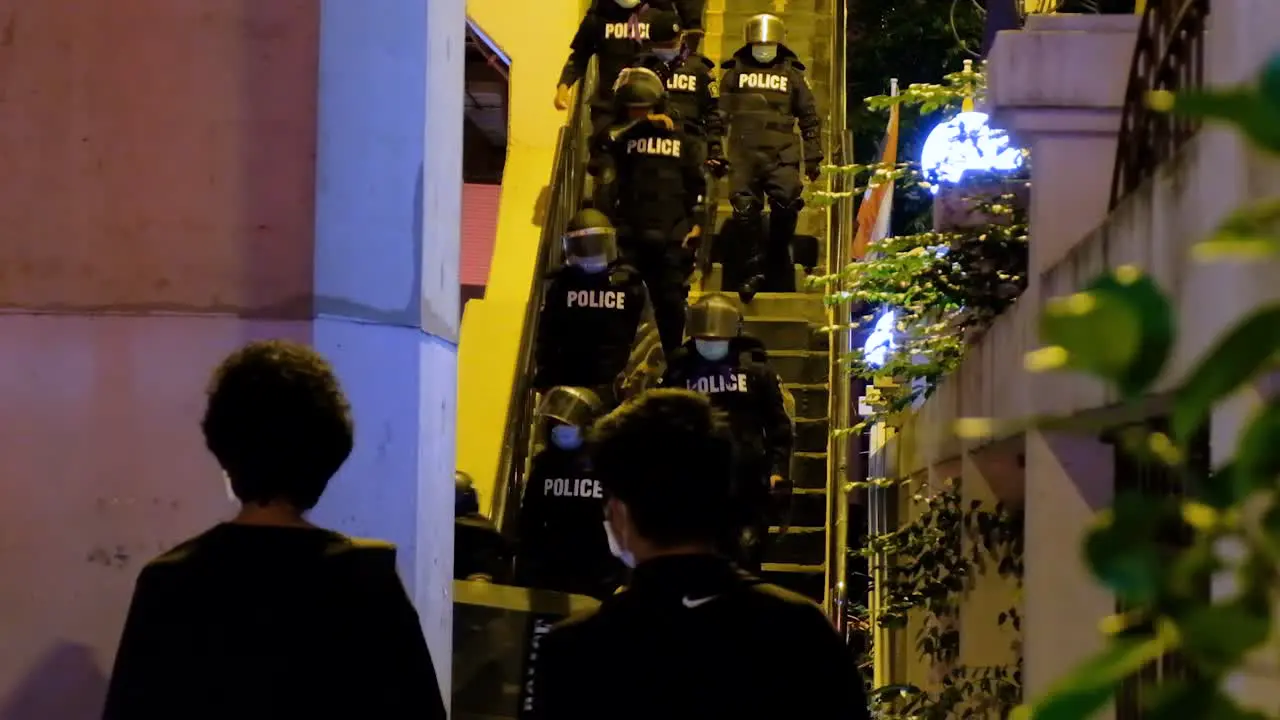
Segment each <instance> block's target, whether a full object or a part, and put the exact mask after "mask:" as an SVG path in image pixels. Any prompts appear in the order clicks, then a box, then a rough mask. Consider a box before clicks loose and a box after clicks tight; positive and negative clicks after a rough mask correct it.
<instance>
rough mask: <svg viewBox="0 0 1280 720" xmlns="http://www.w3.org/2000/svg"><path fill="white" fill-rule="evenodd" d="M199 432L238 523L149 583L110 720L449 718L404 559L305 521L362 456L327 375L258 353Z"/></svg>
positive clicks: (308, 352) (247, 355) (135, 612)
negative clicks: (401, 571)
mask: <svg viewBox="0 0 1280 720" xmlns="http://www.w3.org/2000/svg"><path fill="white" fill-rule="evenodd" d="M201 427H202V428H203V430H204V438H205V444H206V446H207V447H208V448H209V452H210V453H212V454H213V456H214V457H215V458H216V459H217V461H218V464H219V465H220V466H221V467H222V469H223V472H224V474H225V477H226V480H227V482H228V483H229V485H230V488H231V490H232V492H233V493H234V494H235V496H236V498H238V499H239V501H240V510H239V512H238V513H237V514H236V516H235V517H234V518H233V519H232V520H230V521H229V522H225V523H221V524H218V525H215V526H214V527H213V528H211V529H209V530H208V531H206V532H204V533H202V534H200V535H198V536H196V537H194V538H191V539H190V540H187V541H186V542H184V543H181V544H180V545H178V546H177V547H175V548H174V549H172V550H170V551H168V552H166V553H164V554H162V555H161V556H159V557H157V558H156V559H154V560H152V561H151V562H150V563H148V564H147V565H146V567H144V568H143V569H142V572H141V574H140V575H139V576H138V580H137V585H136V587H135V590H134V594H133V601H132V603H131V606H130V609H129V614H128V617H127V619H126V621H125V628H124V634H123V637H122V638H121V642H120V648H119V651H118V653H117V655H116V662H115V669H114V672H113V673H112V678H111V684H110V688H109V691H108V696H107V702H106V709H105V711H104V715H103V717H104V720H177V719H179V718H181V719H182V720H204V719H206V718H207V719H208V720H213V719H214V718H218V719H220V720H221V719H223V718H236V719H237V720H259V719H260V720H267V719H271V720H286V719H291V718H356V717H359V718H370V719H373V718H379V719H383V720H392V719H395V718H406V719H407V718H414V720H421V719H424V718H431V719H433V720H434V719H435V718H440V719H443V718H444V717H445V709H444V702H443V700H442V698H441V694H440V690H439V687H438V685H437V681H436V675H435V670H434V666H433V664H432V661H431V656H430V653H429V652H428V650H427V645H426V641H425V639H424V638H423V634H422V628H421V625H420V623H419V619H418V614H417V611H416V610H415V609H414V607H413V604H412V603H411V602H410V599H409V597H408V595H407V593H406V592H405V589H404V586H403V585H402V584H401V582H400V579H399V577H398V576H397V574H396V548H395V546H394V545H391V544H390V543H385V542H380V541H375V540H360V539H356V538H351V537H347V536H345V535H342V534H340V533H337V532H333V531H331V530H326V529H324V528H320V527H317V526H315V525H313V524H312V523H311V522H310V521H308V520H307V518H306V513H307V511H308V510H311V509H312V508H313V507H315V506H316V504H317V503H318V502H319V501H320V497H321V495H323V494H324V490H325V487H326V486H327V485H328V483H329V480H330V479H331V478H332V477H333V476H334V474H335V473H337V471H338V469H339V468H340V467H342V464H343V463H344V462H346V460H347V457H348V456H349V455H350V454H351V451H352V448H353V444H354V430H353V425H352V419H351V406H350V404H349V403H348V401H347V398H346V396H345V395H344V394H343V392H342V388H341V387H340V386H339V384H338V379H337V377H336V375H335V374H334V372H333V369H332V368H331V367H330V366H329V364H328V363H327V362H326V361H325V360H324V358H322V357H321V356H320V355H319V354H318V353H317V352H315V351H314V350H312V349H310V348H308V347H305V346H303V345H299V344H296V343H292V342H286V341H279V340H273V341H266V342H254V343H250V344H249V345H247V346H245V347H243V348H241V349H240V350H237V351H236V352H234V353H232V354H231V355H230V356H229V357H228V358H227V359H226V360H224V361H223V362H222V364H221V365H219V366H218V368H217V369H216V370H215V371H214V374H213V379H212V381H211V383H210V385H209V389H208V402H207V405H206V408H205V413H204V420H203V422H202V424H201Z"/></svg>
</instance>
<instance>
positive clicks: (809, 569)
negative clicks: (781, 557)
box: [764, 563, 826, 573]
mask: <svg viewBox="0 0 1280 720" xmlns="http://www.w3.org/2000/svg"><path fill="white" fill-rule="evenodd" d="M825 567H826V566H825V565H801V564H799V563H765V564H764V571H765V572H771V573H821V572H822V571H823V570H824V569H825Z"/></svg>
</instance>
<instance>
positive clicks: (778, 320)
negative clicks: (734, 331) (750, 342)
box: [743, 315, 820, 350]
mask: <svg viewBox="0 0 1280 720" xmlns="http://www.w3.org/2000/svg"><path fill="white" fill-rule="evenodd" d="M743 330H744V331H745V332H746V333H747V334H748V335H751V336H753V337H755V338H756V339H758V340H760V342H762V343H764V346H765V347H766V348H768V349H770V350H812V349H816V348H814V347H813V346H814V345H815V344H816V343H817V342H820V341H819V340H817V335H818V334H817V333H815V332H814V325H813V324H812V323H810V322H809V321H808V320H807V319H805V318H803V317H763V316H759V315H748V316H747V317H746V320H745V322H744V323H743Z"/></svg>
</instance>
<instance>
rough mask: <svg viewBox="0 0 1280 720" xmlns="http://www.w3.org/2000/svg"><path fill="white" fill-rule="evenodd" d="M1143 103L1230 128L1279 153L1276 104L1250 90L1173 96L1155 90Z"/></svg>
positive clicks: (1279, 109)
mask: <svg viewBox="0 0 1280 720" xmlns="http://www.w3.org/2000/svg"><path fill="white" fill-rule="evenodd" d="M1147 103H1148V105H1150V106H1151V107H1152V108H1153V109H1155V110H1159V111H1163V112H1170V113H1173V114H1174V115H1180V116H1182V117H1193V118H1200V119H1202V120H1208V121H1212V122H1220V123H1226V124H1228V125H1234V126H1235V127H1236V128H1237V129H1239V130H1240V132H1242V133H1244V134H1245V135H1246V136H1247V137H1248V138H1249V139H1250V140H1251V141H1252V142H1253V143H1254V144H1255V145H1257V146H1258V147H1260V148H1262V149H1264V150H1267V151H1269V152H1273V153H1278V152H1280V104H1276V103H1272V102H1269V101H1267V100H1264V98H1263V95H1262V94H1261V93H1259V92H1258V91H1256V90H1255V89H1253V88H1251V87H1236V88H1227V89H1225V90H1199V91H1197V90H1183V91H1179V92H1178V93H1177V94H1173V93H1169V92H1167V91H1157V92H1155V93H1152V94H1151V95H1150V96H1149V97H1148V100H1147Z"/></svg>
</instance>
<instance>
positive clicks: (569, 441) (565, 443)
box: [551, 425, 582, 450]
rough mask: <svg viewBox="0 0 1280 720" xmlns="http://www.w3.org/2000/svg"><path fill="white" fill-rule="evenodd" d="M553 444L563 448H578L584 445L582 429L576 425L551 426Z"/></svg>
mask: <svg viewBox="0 0 1280 720" xmlns="http://www.w3.org/2000/svg"><path fill="white" fill-rule="evenodd" d="M551 444H552V445H555V446H556V447H558V448H560V449H561V450H577V449H578V448H580V447H582V430H581V429H580V428H578V427H576V426H574V425H556V426H555V427H553V428H551Z"/></svg>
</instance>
